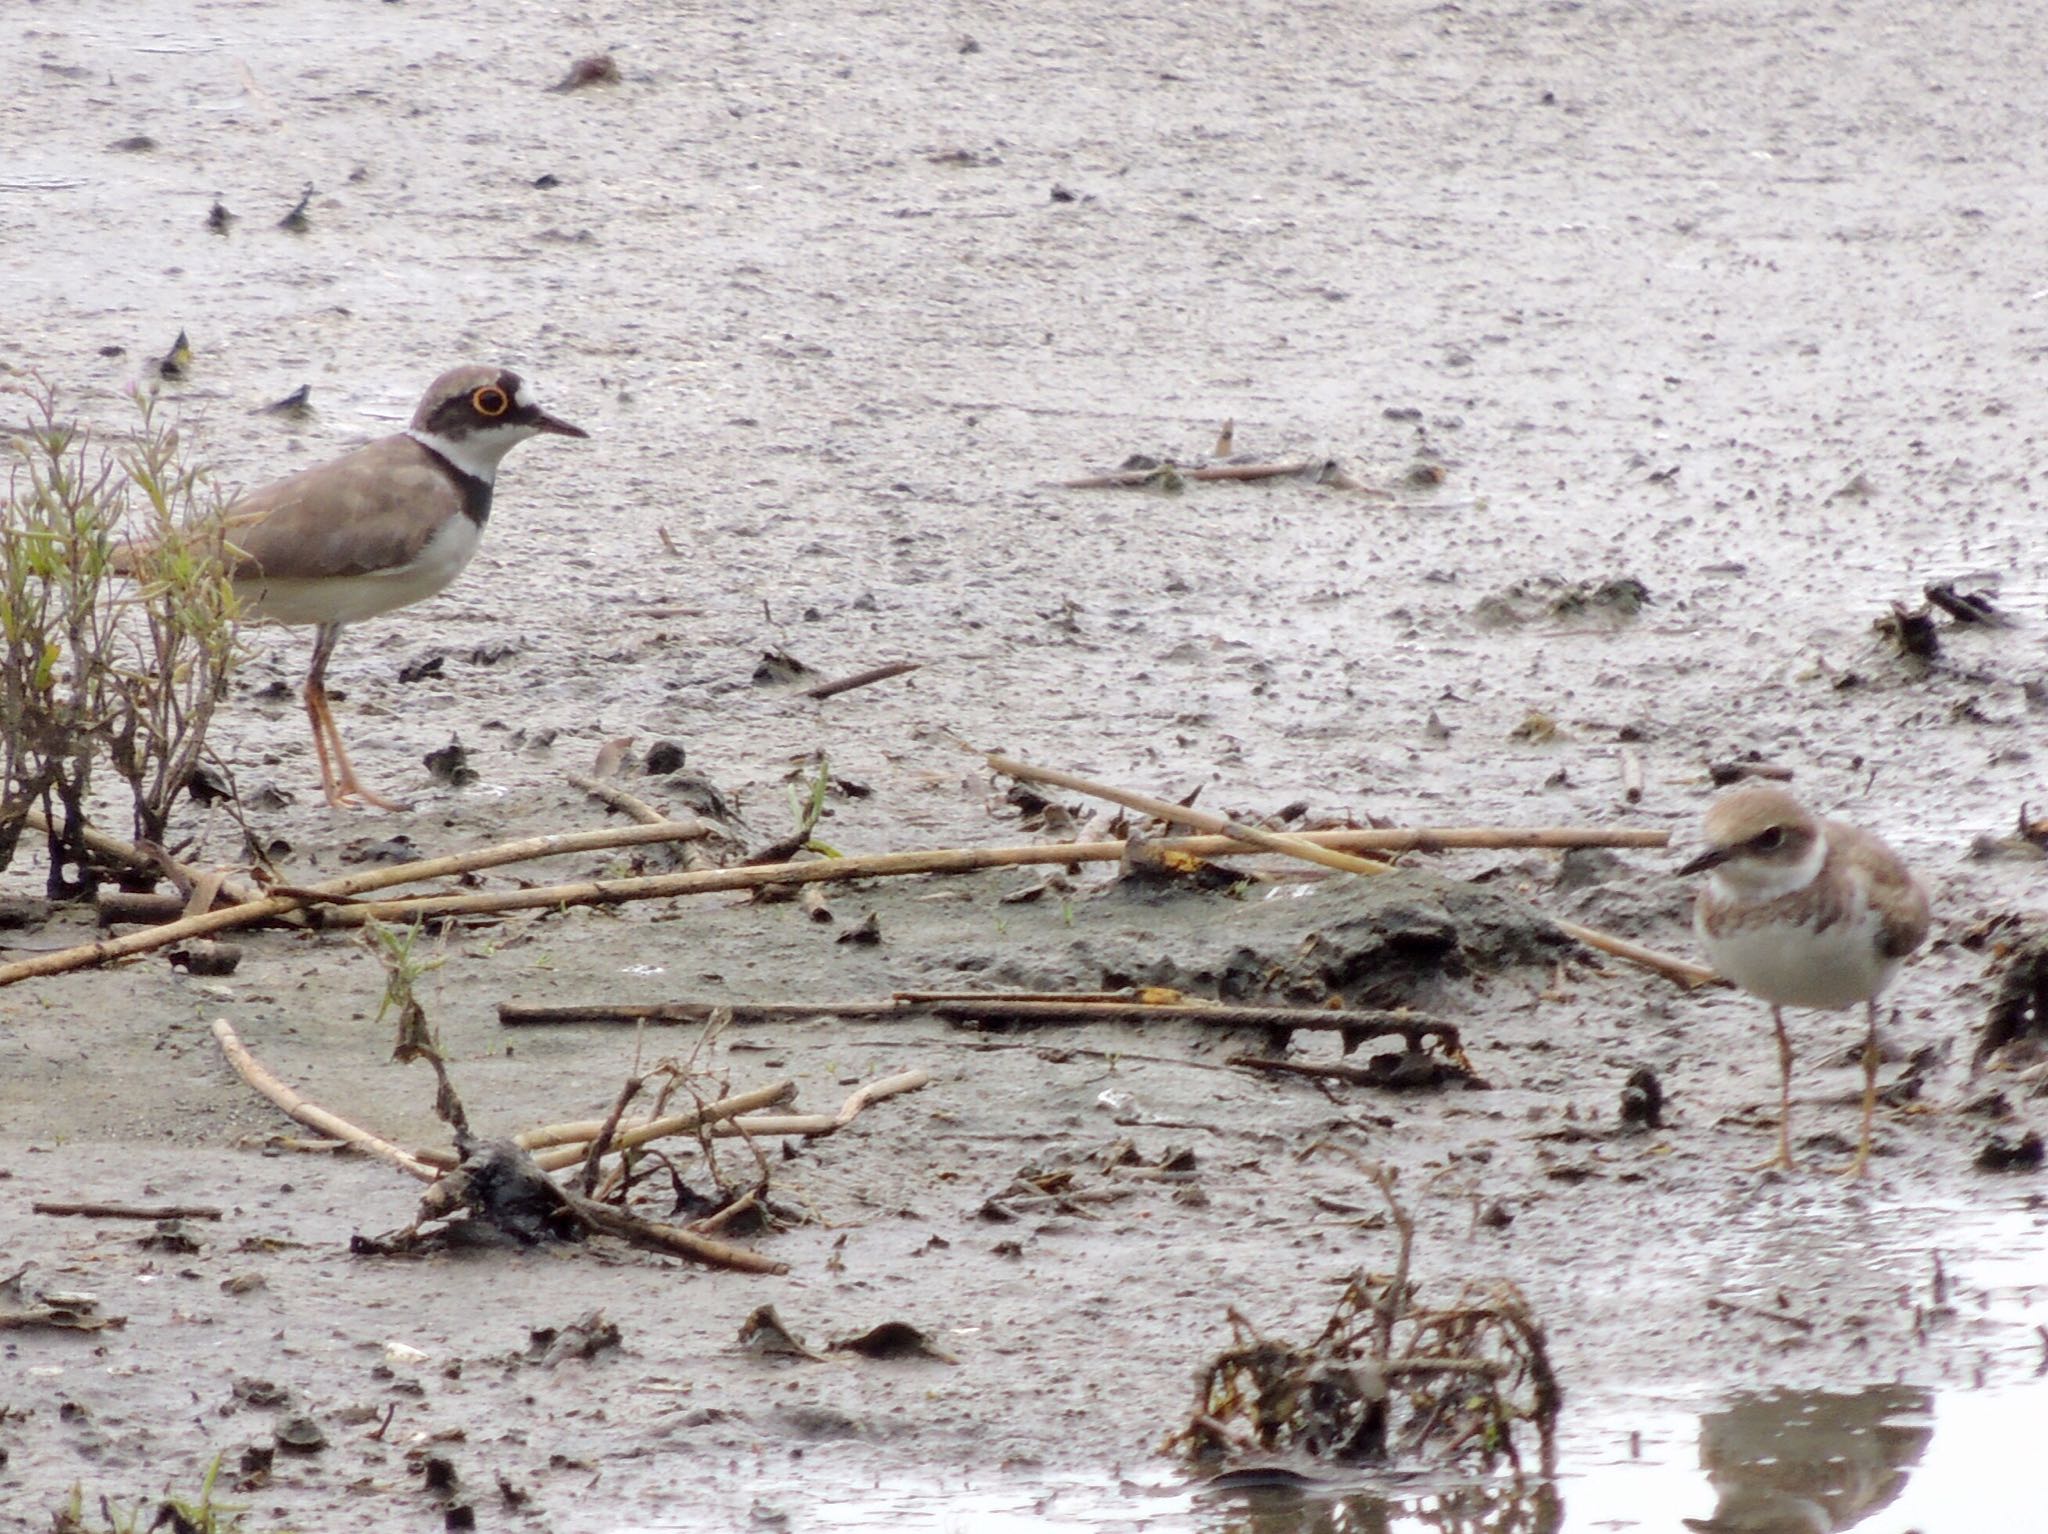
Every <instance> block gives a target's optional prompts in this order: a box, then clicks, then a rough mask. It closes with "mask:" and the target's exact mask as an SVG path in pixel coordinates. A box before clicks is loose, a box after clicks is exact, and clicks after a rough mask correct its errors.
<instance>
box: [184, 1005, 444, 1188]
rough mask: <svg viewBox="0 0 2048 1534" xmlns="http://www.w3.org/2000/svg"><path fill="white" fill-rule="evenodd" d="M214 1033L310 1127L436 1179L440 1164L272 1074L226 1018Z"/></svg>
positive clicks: (241, 1066) (250, 1078)
mask: <svg viewBox="0 0 2048 1534" xmlns="http://www.w3.org/2000/svg"><path fill="white" fill-rule="evenodd" d="M213 1036H214V1038H215V1039H217V1040H218V1041H219V1042H220V1048H221V1053H222V1054H224V1055H226V1056H227V1057H228V1064H230V1065H232V1066H233V1067H234V1068H235V1073H236V1074H237V1075H239V1076H240V1077H241V1078H242V1079H243V1080H244V1081H246V1082H248V1083H249V1085H250V1086H252V1087H254V1088H255V1089H256V1090H257V1091H258V1092H261V1093H262V1094H263V1095H264V1096H265V1097H267V1098H269V1099H270V1100H271V1101H272V1102H273V1103H275V1104H277V1106H278V1107H280V1108H282V1109H283V1110H284V1111H285V1112H286V1113H288V1114H290V1115H291V1116H292V1117H293V1118H295V1119H297V1120H298V1121H299V1122H300V1123H301V1124H304V1125H305V1126H306V1127H307V1128H309V1129H314V1130H317V1131H319V1132H320V1133H321V1134H323V1135H325V1136H327V1138H328V1139H330V1140H343V1141H346V1142H347V1143H348V1144H350V1145H352V1146H354V1147H355V1148H356V1149H357V1150H359V1151H362V1152H363V1153H364V1154H366V1155H370V1156H375V1157H376V1158H377V1159H378V1160H379V1161H381V1162H383V1163H385V1164H386V1165H387V1166H395V1167H397V1168H398V1170H399V1171H401V1172H403V1173H405V1174H406V1175H407V1176H408V1177H417V1178H418V1179H419V1180H420V1181H421V1182H432V1181H434V1180H435V1179H436V1178H438V1177H439V1176H440V1175H441V1173H440V1170H439V1169H438V1168H435V1167H431V1166H428V1165H427V1164H426V1162H424V1161H422V1160H420V1159H419V1158H418V1157H417V1156H413V1155H410V1154H408V1153H407V1152H405V1151H403V1150H400V1149H399V1148H398V1147H397V1146H396V1145H393V1144H392V1143H391V1142H390V1141H389V1140H380V1139H378V1138H377V1136H375V1135H373V1134H371V1133H370V1132H369V1130H367V1129H360V1128H358V1127H357V1126H356V1125H354V1124H351V1123H350V1122H349V1121H348V1120H347V1119H345V1118H342V1117H341V1116H340V1115H338V1114H334V1113H329V1112H328V1111H327V1110H326V1109H325V1108H322V1107H319V1106H318V1105H316V1104H314V1103H309V1102H307V1101H306V1100H305V1099H304V1098H303V1097H301V1096H299V1094H298V1093H297V1092H294V1091H293V1090H292V1089H291V1088H290V1087H288V1086H286V1085H285V1084H284V1083H283V1082H282V1081H279V1080H278V1079H277V1077H275V1076H273V1075H271V1074H270V1072H269V1071H268V1070H266V1069H265V1068H264V1066H263V1062H262V1061H260V1060H258V1059H257V1058H256V1057H255V1056H254V1055H252V1054H250V1053H249V1051H248V1048H247V1046H245V1045H244V1044H243V1043H242V1041H241V1039H239V1038H238V1037H236V1035H235V1030H234V1028H233V1027H232V1026H231V1025H230V1024H229V1022H228V1020H227V1019H226V1018H224V1017H217V1018H215V1019H214V1020H213Z"/></svg>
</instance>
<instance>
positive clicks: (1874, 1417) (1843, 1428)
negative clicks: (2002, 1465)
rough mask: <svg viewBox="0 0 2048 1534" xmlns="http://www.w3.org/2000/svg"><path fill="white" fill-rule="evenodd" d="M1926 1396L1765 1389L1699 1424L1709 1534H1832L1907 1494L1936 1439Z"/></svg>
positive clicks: (1690, 1523) (1704, 1525)
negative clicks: (1709, 1502)
mask: <svg viewBox="0 0 2048 1534" xmlns="http://www.w3.org/2000/svg"><path fill="white" fill-rule="evenodd" d="M1932 1405H1933V1398H1932V1397H1931V1396H1930V1395H1929V1393H1928V1392H1927V1391H1924V1390H1916V1389H1913V1388H1911V1387H1910V1386H1905V1385H1878V1386H1873V1387H1872V1388H1870V1389H1868V1390H1860V1391H1856V1392H1854V1393H1852V1394H1846V1395H1843V1394H1835V1393H1832V1392H1829V1391H1820V1390H1803V1391H1801V1390H1790V1391H1772V1392H1770V1393H1768V1394H1764V1395H1755V1396H1746V1397H1740V1398H1738V1399H1737V1400H1735V1401H1734V1402H1733V1403H1732V1404H1730V1405H1729V1406H1728V1407H1726V1408H1725V1409H1724V1410H1721V1411H1716V1412H1709V1413H1707V1414H1706V1415H1705V1416H1703V1417H1701V1418H1700V1468H1701V1469H1703V1470H1705V1471H1706V1472H1707V1479H1708V1481H1709V1482H1711V1483H1712V1485H1713V1488H1714V1496H1715V1507H1714V1515H1713V1516H1712V1517H1711V1518H1688V1519H1686V1520H1685V1525H1686V1527H1687V1528H1689V1529H1700V1530H1711V1531H1715V1534H1835V1531H1837V1530H1841V1529H1849V1528H1853V1527H1854V1526H1855V1525H1856V1524H1858V1523H1861V1522H1862V1521H1863V1520H1864V1519H1865V1518H1867V1517H1869V1516H1870V1515H1871V1514H1872V1513H1875V1512H1877V1511H1878V1510H1879V1509H1880V1508H1884V1507H1889V1506H1890V1505H1891V1504H1892V1503H1893V1502H1895V1501H1896V1500H1897V1499H1898V1496H1899V1493H1900V1492H1902V1491H1904V1490H1905V1487H1906V1480H1907V1477H1908V1475H1909V1474H1910V1472H1911V1470H1912V1468H1913V1466H1915V1465H1917V1464H1918V1463H1919V1462H1920V1456H1921V1454H1922V1453H1923V1452H1924V1451H1925V1450H1926V1448H1927V1441H1928V1439H1929V1438H1930V1437H1931V1436H1933V1432H1934V1425H1933V1419H1932V1417H1931V1416H1930V1415H1929V1413H1930V1410H1931V1408H1932Z"/></svg>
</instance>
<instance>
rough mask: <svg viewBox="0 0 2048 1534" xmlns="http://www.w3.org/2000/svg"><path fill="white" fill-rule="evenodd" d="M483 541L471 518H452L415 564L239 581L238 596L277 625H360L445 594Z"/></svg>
mask: <svg viewBox="0 0 2048 1534" xmlns="http://www.w3.org/2000/svg"><path fill="white" fill-rule="evenodd" d="M482 536H483V529H482V528H480V527H478V526H477V525H476V523H474V522H472V521H470V519H469V518H468V517H450V518H449V519H448V520H447V522H445V523H444V524H442V527H441V530H440V531H439V532H438V533H436V534H435V535H434V536H433V537H432V538H431V539H429V540H428V542H427V546H426V547H425V548H423V549H421V550H420V553H419V557H418V558H417V559H415V560H413V561H412V563H410V564H406V565H397V566H394V567H393V568H391V569H389V570H377V571H373V572H370V573H367V574H361V575H339V576H330V577H326V578H323V579H320V580H310V579H292V580H253V581H236V582H235V595H236V596H237V597H239V598H240V599H241V602H242V611H243V614H244V615H245V616H250V617H257V618H268V619H270V620H271V622H273V623H358V622H360V621H362V620H363V619H364V618H374V617H376V616H377V614H379V613H388V612H391V611H393V610H395V609H397V608H400V607H410V606H411V605H412V604H413V603H415V602H424V601H425V600H426V599H427V598H428V597H430V596H433V595H434V594H435V593H436V592H438V591H441V590H442V589H444V588H445V587H446V586H447V585H448V583H449V582H450V581H452V580H454V579H455V577H456V576H458V575H460V574H461V573H462V569H463V566H465V565H467V564H468V563H469V558H470V556H471V555H472V554H474V553H475V552H476V546H477V544H478V542H479V541H481V539H482Z"/></svg>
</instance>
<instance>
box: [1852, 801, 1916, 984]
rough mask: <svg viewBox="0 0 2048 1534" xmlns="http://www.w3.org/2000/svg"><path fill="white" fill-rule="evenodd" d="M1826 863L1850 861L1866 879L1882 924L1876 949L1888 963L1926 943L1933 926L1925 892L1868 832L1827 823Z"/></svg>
mask: <svg viewBox="0 0 2048 1534" xmlns="http://www.w3.org/2000/svg"><path fill="white" fill-rule="evenodd" d="M1828 830H1829V833H1830V840H1831V841H1832V842H1833V843H1834V845H1833V847H1832V848H1831V849H1830V853H1829V856H1830V859H1832V858H1835V857H1841V856H1851V857H1854V858H1855V860H1856V862H1857V863H1858V865H1859V866H1861V868H1862V869H1863V871H1864V873H1865V874H1866V875H1868V876H1869V879H1870V898H1871V903H1872V904H1873V905H1875V906H1876V907H1877V910H1878V912H1879V914H1880V915H1881V916H1882V917H1883V920H1884V929H1883V932H1882V934H1881V936H1880V937H1879V940H1878V942H1879V947H1880V948H1881V949H1882V950H1883V952H1884V956H1885V957H1886V958H1888V959H1903V958H1904V957H1905V956H1906V955H1907V954H1909V953H1911V952H1912V951H1913V950H1914V949H1916V948H1918V947H1919V946H1920V945H1921V944H1922V943H1924V942H1926V941H1927V934H1928V932H1929V930H1930V929H1931V928H1932V927H1933V925H1934V916H1933V912H1932V911H1931V910H1930V909H1929V907H1928V904H1927V891H1926V889H1925V888H1924V887H1923V886H1922V885H1921V883H1920V881H1919V880H1918V879H1916V878H1914V877H1913V872H1912V870H1911V869H1909V868H1907V867H1906V865H1905V864H1904V863H1902V862H1900V861H1899V855H1898V854H1897V853H1896V852H1894V851H1892V849H1891V848H1890V847H1888V846H1886V845H1885V844H1884V843H1883V842H1881V841H1879V840H1878V839H1877V838H1876V837H1875V836H1872V835H1871V834H1870V833H1869V832H1868V831H1865V830H1862V829H1860V828H1858V827H1856V826H1852V825H1848V824H1845V823H1844V822H1842V821H1839V820H1831V821H1829V822H1828Z"/></svg>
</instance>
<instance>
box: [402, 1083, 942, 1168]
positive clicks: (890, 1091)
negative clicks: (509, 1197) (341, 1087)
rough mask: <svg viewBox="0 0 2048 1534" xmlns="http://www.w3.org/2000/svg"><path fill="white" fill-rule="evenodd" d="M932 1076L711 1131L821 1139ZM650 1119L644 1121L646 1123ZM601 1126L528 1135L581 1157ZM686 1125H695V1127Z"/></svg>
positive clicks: (425, 1155)
mask: <svg viewBox="0 0 2048 1534" xmlns="http://www.w3.org/2000/svg"><path fill="white" fill-rule="evenodd" d="M931 1079H932V1078H931V1074H930V1073H929V1072H927V1071H920V1070H910V1071H899V1072H897V1073H896V1074H895V1075H894V1076H884V1077H882V1078H881V1079H880V1080H878V1081H871V1082H869V1083H868V1084H867V1085H866V1086H864V1087H861V1088H859V1089H858V1090H856V1091H855V1092H853V1093H852V1094H851V1095H850V1096H848V1097H847V1099H846V1101H845V1102H843V1103H841V1104H840V1105H839V1111H838V1112H837V1113H751V1114H748V1115H746V1116H745V1117H737V1116H730V1115H721V1116H720V1117H719V1118H718V1119H717V1121H716V1122H713V1123H712V1124H711V1132H712V1133H713V1134H715V1135H718V1136H720V1137H723V1138H732V1137H737V1136H740V1135H761V1136H763V1137H764V1138H765V1137H773V1136H777V1135H802V1136H805V1137H807V1138H811V1139H817V1138H820V1137H822V1136H825V1135H831V1134H837V1133H838V1132H839V1131H840V1130H842V1129H844V1128H845V1127H846V1126H847V1125H848V1124H851V1123H852V1122H853V1121H854V1120H855V1119H856V1118H858V1117H859V1116H860V1114H861V1110H862V1109H864V1108H868V1107H870V1106H872V1105H873V1104H875V1103H878V1102H880V1101H882V1099H883V1098H885V1097H895V1096H898V1095H899V1094H901V1093H904V1092H915V1091H917V1090H918V1089H919V1088H921V1087H926V1086H929V1085H930V1084H931ZM646 1122H647V1121H643V1124H644V1123H646ZM601 1127H602V1125H601V1122H600V1121H599V1120H597V1119H587V1120H584V1121H583V1122H581V1123H574V1124H550V1125H549V1126H548V1127H547V1128H546V1129H540V1130H528V1131H527V1134H530V1135H537V1136H538V1135H544V1136H548V1137H550V1138H548V1139H547V1140H546V1141H545V1142H544V1143H546V1144H550V1145H555V1144H560V1145H564V1146H568V1147H573V1148H575V1149H576V1153H577V1156H578V1157H580V1156H581V1155H582V1154H583V1151H582V1149H581V1144H582V1142H584V1141H587V1140H588V1139H589V1138H590V1136H591V1135H592V1134H594V1133H596V1132H597V1131H598V1130H599V1129H600V1128H601ZM633 1127H636V1126H628V1128H629V1129H630V1128H633ZM684 1127H685V1128H693V1127H695V1126H693V1125H692V1126H684ZM577 1130H583V1131H586V1132H585V1133H583V1134H580V1135H575V1137H574V1138H573V1139H571V1138H569V1135H570V1134H572V1133H573V1132H574V1131H577ZM670 1132H671V1133H675V1132H680V1131H670ZM555 1136H562V1137H563V1138H561V1139H556V1138H553V1137H555ZM519 1138H520V1140H521V1141H522V1142H524V1141H525V1140H526V1138H527V1135H521V1136H520V1137H519ZM652 1138H653V1136H652V1135H648V1136H645V1137H643V1138H639V1139H634V1140H632V1141H631V1142H630V1143H631V1144H633V1145H641V1144H645V1143H646V1140H648V1139H652ZM625 1143H627V1137H626V1136H625V1135H623V1134H622V1135H620V1136H619V1137H618V1138H616V1139H615V1140H614V1141H613V1142H612V1149H613V1150H617V1149H619V1148H620V1146H621V1145H622V1144H625ZM446 1154H447V1152H444V1151H421V1152H420V1153H419V1156H420V1159H421V1160H423V1161H431V1162H438V1161H439V1160H440V1159H441V1157H442V1156H444V1155H446ZM558 1154H560V1153H559V1152H551V1153H550V1154H549V1155H548V1156H546V1157H536V1158H535V1159H536V1160H537V1161H539V1162H540V1163H541V1165H543V1166H549V1165H553V1164H555V1160H554V1158H555V1156H556V1155H558ZM450 1160H451V1162H452V1160H453V1158H452V1157H451V1158H450ZM560 1164H561V1165H568V1164H570V1163H569V1162H566V1161H565V1162H562V1163H560Z"/></svg>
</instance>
